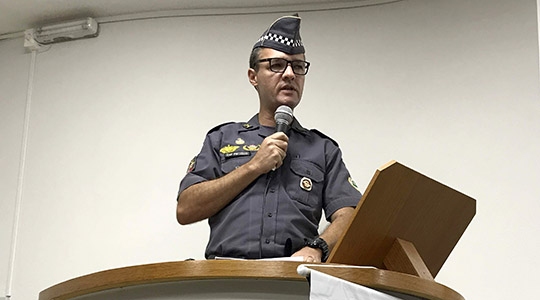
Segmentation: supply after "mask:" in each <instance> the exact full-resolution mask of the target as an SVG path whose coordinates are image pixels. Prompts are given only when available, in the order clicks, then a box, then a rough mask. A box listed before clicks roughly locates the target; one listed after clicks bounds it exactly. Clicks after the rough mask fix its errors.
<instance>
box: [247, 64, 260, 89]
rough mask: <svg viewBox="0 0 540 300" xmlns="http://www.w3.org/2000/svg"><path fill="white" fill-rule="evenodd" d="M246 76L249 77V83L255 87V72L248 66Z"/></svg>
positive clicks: (256, 82) (256, 83) (257, 83)
mask: <svg viewBox="0 0 540 300" xmlns="http://www.w3.org/2000/svg"><path fill="white" fill-rule="evenodd" d="M248 78H249V82H250V83H251V85H252V86H253V87H254V88H255V89H257V86H258V85H259V82H258V78H257V72H256V71H255V70H254V69H252V68H249V69H248Z"/></svg>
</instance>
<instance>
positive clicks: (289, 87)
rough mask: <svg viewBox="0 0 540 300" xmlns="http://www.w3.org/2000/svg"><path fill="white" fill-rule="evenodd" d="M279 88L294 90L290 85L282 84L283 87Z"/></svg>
mask: <svg viewBox="0 0 540 300" xmlns="http://www.w3.org/2000/svg"><path fill="white" fill-rule="evenodd" d="M281 90H285V91H296V89H295V88H294V87H293V86H291V85H284V86H283V87H281Z"/></svg>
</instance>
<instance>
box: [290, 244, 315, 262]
mask: <svg viewBox="0 0 540 300" xmlns="http://www.w3.org/2000/svg"><path fill="white" fill-rule="evenodd" d="M294 256H303V257H304V261H305V262H314V263H320V262H321V258H322V250H321V249H315V248H311V247H304V248H302V249H300V250H298V251H296V252H295V253H294V254H293V255H291V257H294Z"/></svg>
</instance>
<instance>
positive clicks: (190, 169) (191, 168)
mask: <svg viewBox="0 0 540 300" xmlns="http://www.w3.org/2000/svg"><path fill="white" fill-rule="evenodd" d="M196 164H197V156H195V157H194V158H193V159H192V160H191V161H190V162H189V165H188V168H187V172H186V173H190V172H191V171H193V170H195V165H196Z"/></svg>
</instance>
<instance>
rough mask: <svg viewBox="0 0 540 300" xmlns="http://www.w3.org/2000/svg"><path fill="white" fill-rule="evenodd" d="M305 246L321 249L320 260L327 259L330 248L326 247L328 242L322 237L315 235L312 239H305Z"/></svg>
mask: <svg viewBox="0 0 540 300" xmlns="http://www.w3.org/2000/svg"><path fill="white" fill-rule="evenodd" d="M306 246H308V247H310V248H314V249H321V251H322V257H321V262H325V261H326V260H327V259H328V255H329V254H330V253H329V252H330V250H329V249H328V244H327V243H326V241H325V240H323V239H322V238H320V237H317V238H316V239H314V240H306Z"/></svg>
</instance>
